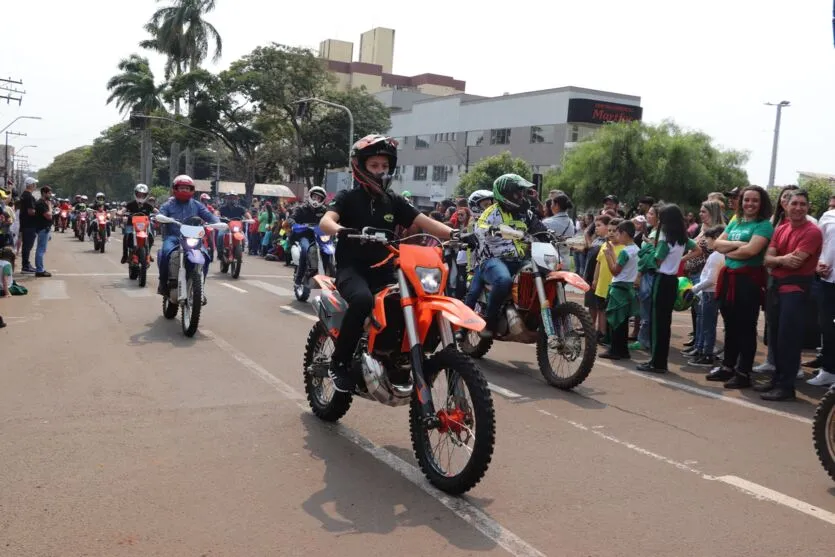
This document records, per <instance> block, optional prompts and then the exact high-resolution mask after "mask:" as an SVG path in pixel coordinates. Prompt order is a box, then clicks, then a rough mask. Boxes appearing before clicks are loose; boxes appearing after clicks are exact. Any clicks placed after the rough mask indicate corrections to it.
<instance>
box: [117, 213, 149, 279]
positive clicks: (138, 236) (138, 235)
mask: <svg viewBox="0 0 835 557" xmlns="http://www.w3.org/2000/svg"><path fill="white" fill-rule="evenodd" d="M128 217H130V218H131V219H132V224H130V225H128V224H126V225H125V226H126V228H127V230H128V233H127V234H125V237H124V238H123V240H122V241H123V242H129V244H128V278H129V279H131V280H138V281H139V286H140V287H142V288H144V287H145V283H146V281H147V278H148V267H149V266H150V264H151V250H150V248H149V246H148V231H149V230H150V228H151V219H150V218H149V217H148V216H147V215H145V214H144V213H136V214H133V215H131V214H128V213H125V219H127V218H128Z"/></svg>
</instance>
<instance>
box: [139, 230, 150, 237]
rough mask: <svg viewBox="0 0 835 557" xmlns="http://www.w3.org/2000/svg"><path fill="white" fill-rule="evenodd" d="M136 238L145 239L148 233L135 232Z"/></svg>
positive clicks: (142, 231)
mask: <svg viewBox="0 0 835 557" xmlns="http://www.w3.org/2000/svg"><path fill="white" fill-rule="evenodd" d="M136 237H137V238H147V237H148V233H147V232H145V231H144V230H140V231H139V232H137V233H136Z"/></svg>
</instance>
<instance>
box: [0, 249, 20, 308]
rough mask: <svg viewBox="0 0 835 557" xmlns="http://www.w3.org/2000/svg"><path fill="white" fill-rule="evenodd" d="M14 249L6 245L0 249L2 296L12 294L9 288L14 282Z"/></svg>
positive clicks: (0, 296)
mask: <svg viewBox="0 0 835 557" xmlns="http://www.w3.org/2000/svg"><path fill="white" fill-rule="evenodd" d="M15 259H16V257H15V253H14V249H13V248H11V247H9V246H6V247H4V248H2V249H0V298H3V297H5V296H10V295H11V294H9V288H10V287H11V285H12V283H13V282H14V263H15Z"/></svg>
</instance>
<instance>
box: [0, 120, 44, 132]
mask: <svg viewBox="0 0 835 557" xmlns="http://www.w3.org/2000/svg"><path fill="white" fill-rule="evenodd" d="M42 119H43V118H41V117H40V116H18V117H17V118H15V119H14V120H12V121H11V122H9V123H8V125H7V126H6V127H5V128H3V129H2V130H0V133H3V132H4V131H6V130H7V129H9V128H10V127H11V125H12V124H14V123H15V122H17V121H18V120H42Z"/></svg>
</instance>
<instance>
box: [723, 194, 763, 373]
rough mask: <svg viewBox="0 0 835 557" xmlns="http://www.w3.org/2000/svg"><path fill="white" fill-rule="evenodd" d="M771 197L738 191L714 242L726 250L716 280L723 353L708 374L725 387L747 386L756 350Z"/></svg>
mask: <svg viewBox="0 0 835 557" xmlns="http://www.w3.org/2000/svg"><path fill="white" fill-rule="evenodd" d="M771 213H772V209H771V200H770V199H769V197H768V194H767V193H766V191H765V190H764V189H763V188H761V187H759V186H748V187H746V188H745V189H744V190H742V196H741V201H740V203H739V207H738V208H737V212H736V219H733V220H731V222H730V223H728V226H727V228H725V232H724V233H723V234H722V235H721V236H720V237H719V239H718V240H716V245H715V249H716V250H717V251H718V252H720V253H724V254H725V266H724V267H723V268H722V270H721V271H720V273H719V279H718V280H717V282H716V297H717V298H718V300H719V309H720V311H721V313H722V318H723V319H724V321H725V357H724V359H723V361H722V365H721V366H719V367H718V368H716V369H714V370H713V371H711V372H710V373H709V374H708V375H707V380H708V381H725V388H726V389H743V388H745V387H750V386H751V368H752V367H753V365H754V356H755V355H756V353H757V318H758V317H759V313H760V307H761V305H762V302H763V295H764V293H765V284H766V273H765V268H764V267H763V260H764V258H765V252H766V250H768V243H769V241H770V240H771V236H772V235H773V234H774V227H773V226H772V225H771V222H770V221H769V220H768V219H769V218H770V217H771Z"/></svg>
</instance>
